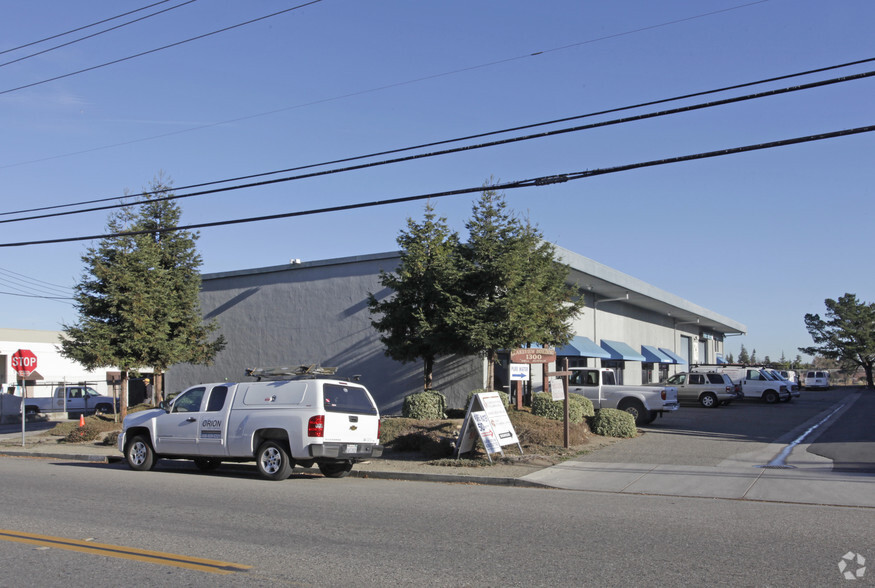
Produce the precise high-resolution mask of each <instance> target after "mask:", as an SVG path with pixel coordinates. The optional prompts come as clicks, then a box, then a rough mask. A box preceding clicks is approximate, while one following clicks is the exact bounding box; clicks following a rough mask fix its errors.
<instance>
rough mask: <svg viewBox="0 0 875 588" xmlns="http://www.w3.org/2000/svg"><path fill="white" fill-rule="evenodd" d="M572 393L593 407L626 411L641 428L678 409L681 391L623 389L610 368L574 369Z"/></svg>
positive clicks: (663, 388) (570, 379) (671, 389)
mask: <svg viewBox="0 0 875 588" xmlns="http://www.w3.org/2000/svg"><path fill="white" fill-rule="evenodd" d="M570 371H571V375H570V376H569V377H568V390H569V391H570V392H574V393H575V394H582V395H583V396H586V397H587V398H589V399H590V400H591V401H592V404H593V407H594V408H595V409H596V410H598V409H600V408H616V409H619V410H625V411H626V412H628V413H629V414H631V415H632V416H633V417H635V424H636V425H638V426H642V425H649V424H650V423H652V422H653V421H654V420H655V419H656V417H657V416H658V415H662V414H664V413H666V412H673V411H675V410H677V409H678V406H679V405H678V389H677V388H676V387H674V386H623V385H618V384H616V378H615V376H614V372H613V371H612V370H611V369H609V368H600V369H596V368H571V370H570Z"/></svg>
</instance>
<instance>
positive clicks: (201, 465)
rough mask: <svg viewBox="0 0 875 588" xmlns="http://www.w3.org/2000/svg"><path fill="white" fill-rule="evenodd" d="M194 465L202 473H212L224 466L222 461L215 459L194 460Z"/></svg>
mask: <svg viewBox="0 0 875 588" xmlns="http://www.w3.org/2000/svg"><path fill="white" fill-rule="evenodd" d="M194 465H195V466H196V467H197V469H199V470H200V471H202V472H211V471H213V470H214V469H216V468H217V467H219V466H220V465H222V460H221V459H216V458H214V457H199V458H198V459H196V460H194Z"/></svg>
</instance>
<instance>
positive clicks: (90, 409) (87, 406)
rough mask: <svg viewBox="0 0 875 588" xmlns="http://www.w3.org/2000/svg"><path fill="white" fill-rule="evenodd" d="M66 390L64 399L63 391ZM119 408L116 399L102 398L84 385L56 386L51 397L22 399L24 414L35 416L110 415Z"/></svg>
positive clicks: (95, 391)
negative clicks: (64, 414)
mask: <svg viewBox="0 0 875 588" xmlns="http://www.w3.org/2000/svg"><path fill="white" fill-rule="evenodd" d="M65 390H66V392H67V394H66V398H65V397H64V391H65ZM118 408H119V402H118V399H115V398H111V397H109V396H103V395H101V394H100V393H98V392H97V390H95V389H94V388H91V387H90V386H86V385H84V384H78V385H66V386H57V387H56V388H55V390H54V392H53V394H52V395H51V396H45V397H36V398H33V397H31V396H28V397H27V398H25V399H24V413H25V414H37V413H49V412H67V413H77V414H78V413H82V414H93V413H96V412H99V413H112V412H113V411H114V410H115V411H117V410H118Z"/></svg>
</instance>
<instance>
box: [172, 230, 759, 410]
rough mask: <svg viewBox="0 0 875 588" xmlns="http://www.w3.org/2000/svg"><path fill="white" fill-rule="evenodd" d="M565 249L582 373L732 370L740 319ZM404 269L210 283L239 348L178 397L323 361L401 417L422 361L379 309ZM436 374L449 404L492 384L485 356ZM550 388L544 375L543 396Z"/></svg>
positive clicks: (369, 266)
mask: <svg viewBox="0 0 875 588" xmlns="http://www.w3.org/2000/svg"><path fill="white" fill-rule="evenodd" d="M556 252H557V256H558V258H559V259H560V260H561V261H562V262H563V263H565V264H567V265H568V266H569V267H570V273H569V281H570V282H571V283H573V284H575V285H577V286H578V287H579V288H580V289H581V291H582V292H583V293H584V297H585V301H586V308H585V309H584V312H583V313H582V314H581V315H580V316H579V317H578V318H577V320H576V321H575V323H574V331H575V334H576V336H575V337H574V339H573V340H572V341H571V342H570V343H569V344H568V345H566V346H565V347H562V348H560V349H558V350H557V355H558V356H560V357H561V356H564V357H568V359H569V362H570V365H572V366H586V365H588V366H602V367H610V368H612V369H614V370H615V371H616V372H617V375H618V377H619V381H620V382H622V383H626V384H641V383H650V382H656V381H659V380H660V379H661V378H663V377H666V376H667V375H669V374H671V373H675V372H676V371H680V370H682V369H683V368H684V367H685V366H686V364H688V363H715V362H719V361H722V354H723V345H724V339H725V337H727V336H730V335H738V334H743V333H745V332H746V327H745V326H744V325H743V324H741V323H739V322H736V321H734V320H732V319H729V318H726V317H724V316H721V315H719V314H717V313H715V312H713V311H710V310H708V309H706V308H703V307H701V306H698V305H696V304H694V303H692V302H689V301H687V300H684V299H683V298H680V297H678V296H675V295H674V294H670V293H668V292H665V291H664V290H660V289H659V288H656V287H654V286H652V285H650V284H647V283H645V282H643V281H641V280H638V279H636V278H633V277H631V276H629V275H626V274H623V273H621V272H619V271H616V270H614V269H611V268H609V267H607V266H605V265H602V264H600V263H598V262H595V261H593V260H591V259H588V258H586V257H583V256H581V255H578V254H576V253H574V252H572V251H568V250H567V249H563V248H561V247H557V248H556ZM399 260H400V257H399V254H398V253H397V252H390V253H378V254H373V255H362V256H356V257H344V258H338V259H327V260H321V261H310V262H304V263H300V262H299V261H297V260H292V262H291V263H289V264H288V265H281V266H272V267H264V268H255V269H246V270H239V271H231V272H222V273H214V274H205V275H203V276H202V279H203V283H202V289H201V305H202V310H203V312H204V313H205V318H206V319H207V320H211V319H216V320H217V321H218V323H219V325H220V327H221V333H222V334H223V335H224V336H225V338H226V339H227V341H228V345H227V347H226V348H225V350H224V351H223V352H221V353H220V354H219V356H218V357H217V358H216V361H215V363H214V364H213V365H212V366H192V365H176V366H174V367H172V368H171V369H170V371H169V372H168V374H167V379H166V384H165V389H166V391H167V392H168V393H173V392H176V391H180V390H182V389H184V388H186V387H188V386H191V385H194V384H198V383H202V382H216V381H241V380H242V381H246V380H248V378H247V377H246V376H245V375H244V374H245V370H246V368H254V367H276V366H297V365H303V364H313V363H318V364H320V365H322V366H336V367H338V368H339V373H340V374H342V375H343V376H344V377H349V378H351V377H353V376H360V377H361V381H362V382H363V383H364V384H365V385H366V386H367V387H368V389H369V390H370V391H371V393H372V394H373V395H374V397H375V399H376V401H377V404H378V405H379V408H380V411H381V412H382V413H384V414H398V413H400V411H401V403H402V401H403V399H404V396H406V395H407V394H410V393H412V392H416V391H419V390H420V389H421V387H422V364H421V363H420V362H417V363H409V364H402V363H399V362H396V361H394V360H392V359H390V358H388V357H387V356H386V355H385V353H384V348H383V345H382V344H381V343H380V340H379V335H378V333H377V332H376V331H375V330H374V328H373V327H372V325H371V315H370V312H369V310H368V304H367V300H368V294H369V293H374V295H375V296H376V297H377V298H378V299H383V298H385V297H387V296H390V295H391V292H390V291H388V290H387V289H384V288H383V287H382V286H381V284H380V281H379V274H380V270H385V271H394V269H395V268H396V267H397V266H398V263H399ZM504 365H505V367H506V361H505V363H504ZM552 367H553V366H547V369H552ZM538 369H540V367H538ZM434 375H435V379H434V388H435V389H436V390H440V391H441V392H443V393H444V394H445V395H446V396H447V401H448V404H449V406H450V407H461V406H463V405H464V403H465V400H466V397H467V395H468V393H469V392H470V391H472V390H476V389H482V388H483V387H484V381H485V375H486V366H485V362H484V360H483V359H482V358H480V357H472V356H453V357H447V358H443V359H441V360H440V361H438V362H437V365H436V366H435V374H434ZM496 378H497V386H498V385H501V386H506V385H507V374H506V370H503V369H496ZM541 379H542V378H541V377H540V376H539V375H538V374H535V373H533V378H532V380H533V386H534V389H535V390H538V389H539V388H540V387H541V383H540V382H541Z"/></svg>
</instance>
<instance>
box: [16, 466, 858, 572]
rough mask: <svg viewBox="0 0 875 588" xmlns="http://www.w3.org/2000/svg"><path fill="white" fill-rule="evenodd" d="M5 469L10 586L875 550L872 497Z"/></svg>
mask: <svg viewBox="0 0 875 588" xmlns="http://www.w3.org/2000/svg"><path fill="white" fill-rule="evenodd" d="M0 476H2V480H3V492H4V499H3V500H2V501H0V515H2V524H0V529H2V530H0V585H3V586H40V587H53V586H58V587H61V586H63V587H78V586H83V587H84V586H88V587H95V586H97V587H100V586H116V585H119V584H131V585H138V586H195V587H199V586H205V587H211V588H215V587H218V586H244V585H245V586H251V585H284V586H302V585H316V584H318V585H323V586H386V585H393V586H481V585H491V586H527V587H530V586H600V587H601V586H604V587H612V586H623V587H627V586H663V585H688V584H689V585H692V584H696V585H704V584H707V585H725V586H832V585H846V584H845V582H846V580H844V579H843V577H842V575H841V573H840V570H839V568H838V564H839V562H840V561H842V557H843V556H844V555H845V554H846V553H848V552H853V553H860V554H862V555H864V557H867V558H868V559H869V560H870V561H872V558H875V540H873V538H875V511H873V509H865V508H848V507H826V506H822V507H818V506H811V505H792V504H782V503H760V502H750V501H733V500H713V499H699V498H674V497H660V496H641V495H621V494H608V493H598V492H575V491H565V490H538V489H526V488H504V487H494V486H477V485H462V484H436V483H421V482H393V481H384V480H368V479H352V478H346V479H341V480H336V479H326V478H323V477H321V476H306V475H300V474H299V475H296V476H293V478H292V479H290V480H287V481H285V482H268V481H264V480H261V479H258V478H253V477H252V476H250V475H248V474H246V473H235V472H233V471H226V472H222V473H219V474H214V475H205V474H198V473H195V472H193V471H192V469H191V468H190V467H187V466H186V467H183V466H180V467H179V468H169V469H162V470H156V471H153V472H134V471H131V470H129V469H128V468H127V467H126V466H124V465H122V464H118V465H96V464H83V463H69V462H67V463H64V462H54V461H49V460H43V459H29V458H0ZM21 534H28V535H34V534H38V535H44V536H48V538H45V539H42V540H41V541H42V542H40V541H36V542H34V543H22V542H20V541H21ZM84 544H94V545H95V546H96V548H97V550H98V551H99V553H92V552H83V551H81V550H82V549H84V547H82V546H83V545H84ZM131 548H133V549H131ZM74 549H75V550H74ZM152 552H161V553H160V554H158V555H159V556H160V557H159V556H154V557H153V556H152V555H150V554H151V553H152ZM123 553H124V554H128V556H129V558H121V557H120V555H121V554H123ZM131 553H135V554H137V553H139V556H131V555H130V554H131ZM147 556H148V557H147ZM130 557H134V559H130ZM195 558H203V559H207V560H211V561H218V562H224V563H225V564H235V565H237V566H243V568H240V567H237V568H233V569H231V568H228V569H226V571H228V573H227V574H226V575H218V574H216V573H213V572H209V571H200V570H195V569H192V568H191V567H186V566H190V564H193V563H195ZM854 565H855V566H856V564H854ZM180 566H182V567H180ZM238 569H240V570H243V571H233V570H238ZM853 569H855V570H856V569H857V568H856V567H854V568H853ZM229 570H230V571H229ZM873 583H875V574H871V573H867V574H866V575H864V577H862V578H861V579H860V580H859V581H855V582H854V585H855V586H858V585H872V584H873Z"/></svg>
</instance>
